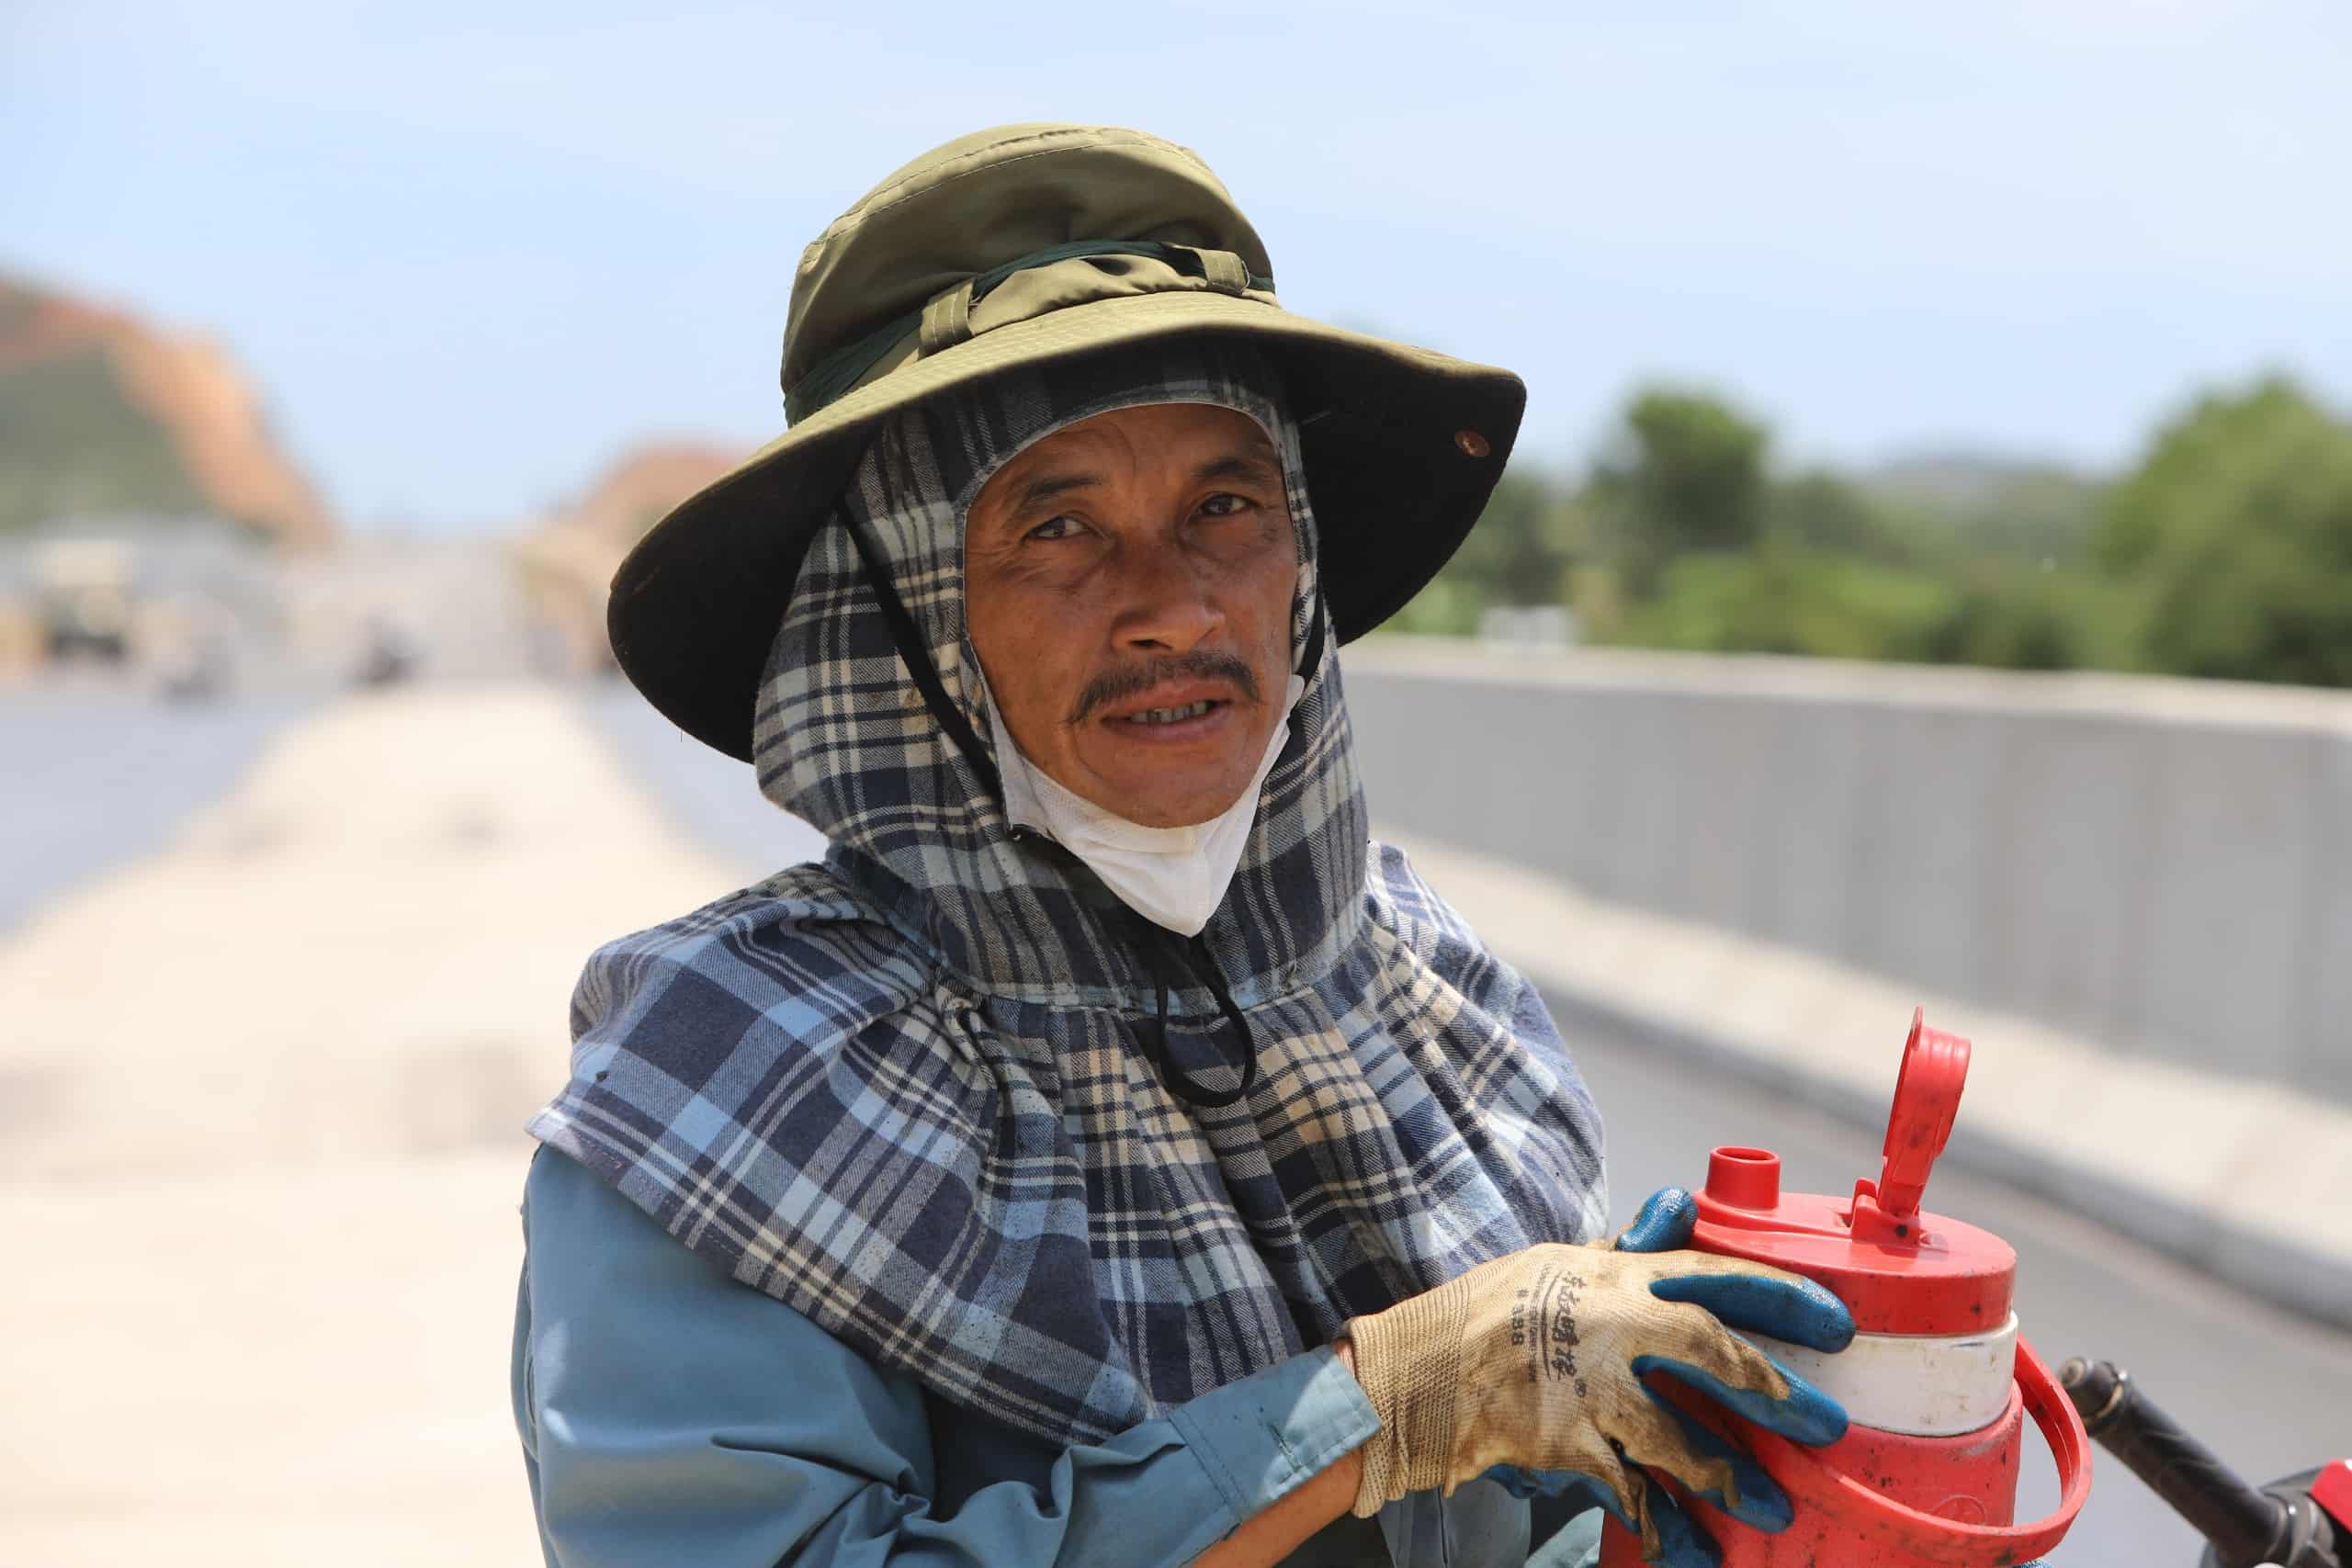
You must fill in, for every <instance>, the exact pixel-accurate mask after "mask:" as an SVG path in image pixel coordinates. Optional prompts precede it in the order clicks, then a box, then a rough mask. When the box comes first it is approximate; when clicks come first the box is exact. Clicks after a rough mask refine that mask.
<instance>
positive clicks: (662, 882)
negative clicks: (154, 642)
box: [0, 687, 741, 1568]
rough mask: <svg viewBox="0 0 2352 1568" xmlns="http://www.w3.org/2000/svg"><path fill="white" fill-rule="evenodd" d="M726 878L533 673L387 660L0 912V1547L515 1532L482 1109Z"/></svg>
mask: <svg viewBox="0 0 2352 1568" xmlns="http://www.w3.org/2000/svg"><path fill="white" fill-rule="evenodd" d="M5 787H6V786H0V788H5ZM0 804H6V805H9V806H15V807H21V806H22V805H24V804H25V802H23V801H22V800H21V799H18V800H11V801H5V802H0ZM50 804H51V807H53V808H54V809H55V810H56V812H57V813H58V814H59V815H60V816H61V817H70V816H71V815H72V814H73V809H74V803H73V802H71V801H62V802H60V801H52V802H51V803H50ZM740 880H741V879H740V878H738V877H736V876H735V875H734V874H733V871H732V869H731V868H729V867H727V866H723V865H721V864H719V863H717V862H715V861H714V860H712V859H711V858H710V857H709V856H707V855H706V854H704V853H703V852H701V851H699V850H698V849H697V848H695V846H694V845H693V844H691V843H690V842H688V841H687V840H684V838H682V837H681V836H679V835H678V834H676V833H675V832H674V831H673V830H672V829H671V828H670V827H669V825H668V824H667V823H666V821H664V820H663V819H662V818H661V817H659V816H658V815H657V814H655V813H654V812H653V811H651V810H650V809H649V808H648V807H647V806H646V805H645V803H644V799H643V796H642V795H641V794H640V792H639V790H638V789H637V788H636V787H635V786H633V785H631V784H629V783H628V782H627V780H626V779H625V778H624V776H623V775H622V774H621V773H620V772H619V771H618V770H617V769H616V768H615V767H614V765H613V763H612V761H611V758H610V755H609V753H608V750H607V749H606V748H605V747H604V746H603V745H602V744H600V743H599V742H598V741H597V739H595V738H594V735H593V733H592V732H591V731H590V730H589V729H588V728H586V727H585V726H584V725H583V724H582V721H581V720H580V718H579V717H578V716H577V715H576V714H575V712H574V711H573V709H572V708H571V705H569V704H568V703H567V702H566V701H565V700H563V699H561V698H560V697H558V696H556V695H554V694H550V693H548V692H547V691H546V690H544V689H537V688H529V687H509V688H501V687H490V688H471V689H469V688H454V687H441V688H416V689H412V690H408V691H403V692H398V693H393V694H386V695H382V696H378V697H369V698H353V699H350V700H346V701H345V702H342V703H339V704H336V705H333V706H330V707H328V708H325V709H324V710H322V711H321V712H320V713H318V714H317V715H316V716H313V717H311V718H310V719H309V720H307V721H306V722H303V723H300V724H299V725H295V726H292V727H289V728H286V729H285V730H283V731H281V732H280V733H279V734H278V736H277V739H276V740H275V741H274V742H273V743H272V744H271V745H270V746H269V747H268V749H267V750H266V751H265V752H264V753H263V754H262V755H261V757H260V758H259V759H258V761H256V762H255V763H254V767H253V770H252V772H251V773H249V774H248V775H247V776H246V777H245V778H244V779H243V782H242V783H241V784H238V785H237V786H236V787H235V788H234V789H233V790H232V792H231V793H230V794H229V795H226V797H225V798H223V799H220V801H218V802H216V803H215V804H213V805H212V806H210V807H208V808H206V809H205V810H203V811H201V812H199V813H198V814H197V815H196V816H195V817H194V818H192V819H191V820H190V821H189V822H188V823H187V826H186V829H185V830H184V831H183V832H182V834H181V835H180V836H179V837H178V838H177V839H176V840H175V841H174V842H173V843H172V844H171V846H170V847H169V848H167V849H165V850H164V852H161V853H158V854H155V855H153V856H150V857H148V858H145V859H142V860H140V861H137V862H135V863H130V864H128V865H123V866H120V867H118V868H116V869H114V870H112V871H110V872H108V873H107V874H103V875H99V876H97V877H96V878H95V880H88V881H85V882H84V883H82V884H81V885H80V886H77V887H75V888H74V889H73V890H71V891H68V892H66V893H64V894H63V895H62V896H61V897H55V898H53V899H52V900H51V901H50V902H48V903H47V904H46V905H44V906H43V907H42V908H40V909H39V910H38V911H37V912H35V913H34V914H32V915H31V916H29V917H28V918H27V919H25V920H23V921H22V922H20V923H19V924H18V925H17V928H16V929H15V930H14V931H10V932H9V933H7V936H6V940H5V941H0V1020H5V1021H6V1023H5V1028H0V1234H5V1238H6V1256H7V1258H8V1265H7V1274H6V1279H7V1288H6V1307H5V1309H0V1310H5V1314H6V1333H0V1390H5V1391H6V1392H5V1393H4V1394H0V1563H6V1564H9V1565H11V1568H13V1565H16V1564H26V1565H28V1568H31V1565H36V1564H38V1565H40V1568H78V1565H82V1564H91V1565H96V1564H105V1565H107V1568H118V1565H119V1564H123V1563H129V1562H166V1561H168V1562H177V1563H187V1564H192V1565H193V1564H203V1565H211V1564H219V1565H221V1568H229V1565H235V1568H276V1565H279V1564H284V1565H288V1568H291V1565H294V1564H301V1565H303V1568H315V1565H317V1564H320V1563H329V1562H332V1563H340V1564H371V1563H380V1564H384V1565H386V1568H391V1565H393V1564H399V1565H401V1568H413V1565H414V1564H417V1563H420V1562H435V1563H443V1562H446V1563H452V1564H459V1565H471V1564H482V1565H485V1568H487V1565H490V1564H502V1565H505V1564H519V1563H526V1562H535V1561H537V1543H536V1540H535V1535H534V1532H533V1530H532V1528H531V1525H530V1517H529V1509H528V1506H527V1502H526V1493H525V1488H524V1482H523V1473H522V1467H521V1462H520V1460H519V1458H518V1455H517V1452H516V1449H515V1438H514V1435H513V1430H512V1427H511V1424H510V1422H509V1418H508V1416H507V1411H506V1393H505V1389H506V1361H507V1338H508V1329H509V1325H510V1324H511V1322H512V1314H513V1308H514V1293H515V1265H516V1263H517V1261H518V1258H519V1256H520V1243H521V1237H520V1232H519V1227H518V1225H517V1224H516V1219H515V1201H516V1198H517V1195H518V1193H519V1191H520V1184H521V1181H522V1175H523V1169H524V1162H525V1159H526V1152H527V1150H526V1140H525V1139H524V1137H523V1135H522V1133H521V1130H520V1129H521V1123H522V1121H523V1119H524V1117H525V1116H526V1115H527V1113H528V1112H529V1111H530V1109H531V1108H532V1107H533V1106H534V1105H535V1104H536V1103H537V1102H538V1101H539V1100H542V1099H543V1098H545V1097H546V1096H547V1095H548V1093H550V1092H551V1091H552V1090H553V1089H554V1088H555V1087H556V1086H557V1085H558V1084H559V1083H560V1081H561V1077H562V1075H563V1069H564V1061H565V1055H566V1038H565V1002H566V998H568V996H569V995H570V991H571V984H572V981H573V979H574V977H575V976H577V974H578V972H579V967H580V963H581V960H582V957H583V956H584V955H585V954H586V953H588V951H589V950H590V949H591V948H592V947H593V946H594V945H595V944H596V943H597V942H602V941H604V940H605V939H607V938H609V937H611V936H613V935H615V934H616V933H618V932H620V931H626V930H628V929H631V928H633V927H637V926H641V925H645V924H649V923H651V922H653V921H655V920H659V919H663V918H666V917H667V916H669V915H671V914H674V913H676V912H679V911H681V910H684V909H687V908H693V907H694V906H695V905H697V904H700V903H702V902H704V901H706V900H707V899H708V898H711V897H716V896H717V895H718V894H719V893H722V892H724V891H726V890H728V889H729V888H730V887H732V886H737V885H739V883H740Z"/></svg>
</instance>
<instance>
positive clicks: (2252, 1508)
mask: <svg viewBox="0 0 2352 1568" xmlns="http://www.w3.org/2000/svg"><path fill="white" fill-rule="evenodd" d="M2058 1381H2059V1382H2061V1383H2063V1384H2064V1385H2065V1389H2066V1394H2067V1397H2068V1398H2070V1399H2072V1400H2073V1401H2074V1402H2075V1409H2076V1410H2079V1411H2081V1412H2082V1416H2083V1426H2084V1427H2085V1428H2086V1429H2087V1430H2088V1431H2089V1433H2090V1435H2091V1436H2092V1437H2094V1438H2098V1441H2099V1446H2100V1447H2102V1448H2104V1449H2106V1450H2108V1452H2109V1453H2111V1454H2113V1455H2114V1456H2115V1457H2116V1458H2118V1459H2120V1460H2121V1461H2123V1462H2124V1463H2125V1464H2127V1465H2129V1466H2130V1467H2131V1473H2132V1474H2134V1475H2136V1476H2138V1477H2139V1478H2140V1479H2141V1480H2143V1481H2144V1482H2146V1483H2148V1486H2149V1488H2150V1490H2152V1491H2154V1493H2155V1495H2157V1496H2159V1497H2161V1498H2163V1499H2164V1500H2165V1502H2166V1503H2167V1504H2169V1505H2170V1506H2172V1508H2173V1510H2174V1511H2175V1512H2176V1513H2177V1514H2179V1515H2180V1517H2182V1518H2185V1519H2187V1520H2188V1522H2189V1523H2190V1524H2192V1525H2194V1526H2196V1527H2197V1529H2198V1532H2199V1534H2201V1535H2203V1536H2204V1538H2205V1539H2206V1540H2209V1541H2211V1542H2212V1543H2213V1551H2214V1554H2215V1555H2216V1556H2217V1557H2219V1558H2220V1559H2221V1561H2222V1563H2223V1564H2224V1568H2254V1564H2256V1563H2258V1562H2265V1561H2267V1560H2269V1559H2271V1557H2272V1554H2273V1553H2274V1552H2280V1551H2283V1550H2284V1548H2285V1546H2286V1544H2287V1538H2288V1537H2289V1535H2290V1534H2291V1533H2292V1532H2291V1529H2290V1525H2291V1522H2292V1520H2291V1516H2290V1511H2289V1509H2288V1507H2287V1506H2286V1505H2285V1504H2284V1503H2281V1502H2280V1501H2279V1500H2278V1498H2276V1497H2272V1496H2269V1495H2267V1494H2264V1493H2261V1492H2257V1491H2256V1490H2255V1489H2254V1488H2253V1487H2251V1486H2248V1485H2247V1484H2246V1483H2245V1482H2244V1481H2242V1480H2240V1479H2239V1478H2238V1474H2237V1472H2235V1471H2233V1470H2232V1469H2231V1468H2230V1467H2229V1466H2228V1465H2226V1464H2223V1463H2222V1461H2220V1460H2219V1459H2216V1458H2215V1457H2214V1455H2213V1451H2212V1450H2211V1449H2209V1448H2207V1447H2206V1446H2205V1445H2204V1444H2202V1443H2200V1442H2199V1441H2198V1440H2197V1439H2196V1438H2192V1437H2190V1436H2189V1435H2188V1433H2186V1432H2184V1431H2182V1430H2181V1429H2180V1427H2178V1426H2177V1424H2176V1423H2175V1422H2174V1421H2173V1418H2172V1417H2171V1416H2167V1415H2165V1413H2164V1412H2163V1411H2162V1410H2160V1409H2158V1408H2157V1407H2156V1405H2155V1403H2154V1401H2153V1400H2151V1399H2149V1398H2148V1397H2147V1396H2146V1395H2144V1394H2143V1393H2141V1392H2140V1391H2139V1389H2137V1388H2136V1387H2134V1386H2133V1385H2132V1382H2131V1373H2129V1372H2127V1371H2123V1370H2122V1369H2121V1368H2120V1367H2118V1366H2116V1365H2115V1364H2114V1363H2113V1362H2111V1361H2097V1362H2093V1361H2086V1360H2085V1359H2083V1358H2081V1357H2080V1356H2077V1357H2075V1359H2073V1360H2071V1361H2068V1362H2067V1363H2066V1364H2065V1365H2064V1366H2063V1367H2061V1368H2060V1369H2058ZM2279 1560H2280V1561H2284V1559H2283V1557H2281V1558H2280V1559H2279Z"/></svg>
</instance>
